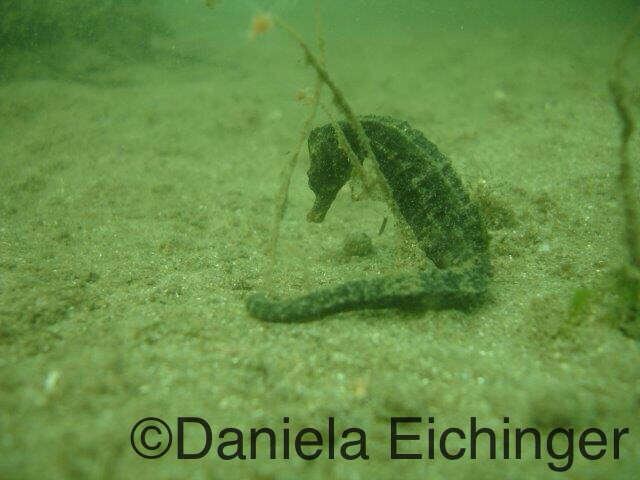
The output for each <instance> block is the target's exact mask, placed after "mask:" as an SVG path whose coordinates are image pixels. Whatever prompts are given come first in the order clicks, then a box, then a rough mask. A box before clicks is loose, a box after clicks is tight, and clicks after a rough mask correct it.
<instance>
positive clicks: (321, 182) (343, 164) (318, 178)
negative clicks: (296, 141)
mask: <svg viewBox="0 0 640 480" xmlns="http://www.w3.org/2000/svg"><path fill="white" fill-rule="evenodd" d="M307 143H308V147H309V158H310V165H309V170H308V171H307V176H308V177H309V188H310V189H311V190H312V191H313V193H315V195H316V200H315V202H314V204H313V207H312V208H311V210H310V211H309V213H308V214H307V220H309V221H310V222H316V223H320V222H322V221H323V220H324V217H325V215H326V214H327V211H328V210H329V207H331V204H332V203H333V201H334V200H335V198H336V195H337V194H338V192H339V191H340V189H341V188H342V187H343V186H344V184H345V183H346V182H347V180H349V177H350V175H351V164H350V163H349V160H348V158H347V156H346V155H345V154H344V152H343V151H342V150H341V149H340V148H339V146H338V141H337V139H336V136H335V133H334V131H333V127H332V126H331V124H329V125H325V126H323V127H319V128H316V129H314V130H312V131H311V133H310V134H309V141H308V142H307Z"/></svg>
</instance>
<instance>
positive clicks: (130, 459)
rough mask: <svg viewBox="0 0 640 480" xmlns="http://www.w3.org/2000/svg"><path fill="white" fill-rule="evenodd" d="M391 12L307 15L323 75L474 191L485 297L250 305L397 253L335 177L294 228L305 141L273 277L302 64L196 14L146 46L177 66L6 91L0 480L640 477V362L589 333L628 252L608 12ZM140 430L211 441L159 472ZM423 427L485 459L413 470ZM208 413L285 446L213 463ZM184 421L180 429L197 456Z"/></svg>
mask: <svg viewBox="0 0 640 480" xmlns="http://www.w3.org/2000/svg"><path fill="white" fill-rule="evenodd" d="M398 3H400V4H402V6H401V7H398V5H397V4H390V3H389V2H384V1H381V2H369V5H367V2H362V1H357V2H354V3H353V4H352V5H351V6H349V7H344V6H341V4H338V3H336V4H335V5H334V4H333V3H331V4H325V5H324V6H323V8H322V22H323V25H324V32H325V39H326V54H327V65H328V69H329V70H330V72H331V73H332V75H333V76H334V78H335V80H336V82H337V83H338V84H339V85H340V87H341V88H342V89H343V91H344V93H345V95H346V96H347V98H348V99H349V101H350V102H351V104H352V106H353V108H354V109H355V110H356V111H357V112H358V113H361V114H365V113H375V114H381V115H382V114H385V115H391V116H394V117H398V118H402V119H405V120H407V121H408V122H409V123H410V124H411V125H412V126H413V127H414V128H417V129H419V130H421V131H423V132H424V133H425V135H426V136H427V137H428V138H429V139H430V140H431V141H433V142H434V143H435V144H437V145H438V147H439V148H440V150H442V151H443V152H445V153H446V154H447V156H448V157H449V158H450V159H451V161H452V163H453V165H454V167H455V169H456V171H457V172H458V173H459V175H460V176H461V178H462V179H463V181H464V183H465V184H466V185H467V186H468V188H469V190H470V191H472V192H473V194H474V196H475V197H474V198H476V199H478V201H482V202H484V204H485V206H486V213H487V215H488V217H489V218H488V221H489V225H490V227H491V236H492V243H491V261H492V264H493V270H494V272H493V278H492V282H491V287H490V294H491V295H490V299H489V301H488V302H487V303H485V304H484V305H482V306H481V307H479V308H477V309H475V310H473V311H472V312H458V311H441V312H431V311H426V312H419V313H418V312H399V311H397V310H383V311H375V312H374V311H360V312H352V313H347V314H340V315H336V316H333V317H329V318H326V319H322V320H319V321H316V322H310V323H305V324H291V325H280V324H269V323H263V322H260V321H257V320H255V319H252V318H250V317H249V316H248V315H247V313H246V311H245V307H244V297H245V296H246V295H247V293H248V292H250V291H253V290H259V289H265V288H268V287H270V288H272V289H273V291H275V292H279V293H280V294H282V295H284V296H286V295H295V294H299V293H302V292H305V291H308V290H310V289H313V288H317V287H319V286H325V285H331V284H334V283H337V282H341V281H344V280H346V279H355V278H361V277H367V276H374V275H380V274H387V273H397V272H398V271H401V270H403V269H408V270H410V269H411V268H415V267H414V265H413V260H414V258H413V257H412V256H411V255H410V254H408V253H407V252H405V251H401V249H399V248H398V245H399V241H398V238H399V234H398V232H397V230H396V229H395V228H394V226H393V225H392V222H389V223H390V224H389V226H388V227H387V230H386V231H385V233H384V234H383V235H380V236H379V235H377V232H378V228H379V226H380V223H381V221H382V219H383V218H384V216H386V215H388V213H387V212H386V210H385V206H384V205H383V204H381V203H379V202H373V201H363V202H353V201H351V198H350V195H349V192H348V190H345V191H343V192H341V193H340V195H339V197H338V199H337V201H336V204H335V205H334V206H333V207H332V210H331V211H330V212H329V215H328V216H327V219H326V220H325V222H324V223H322V224H319V225H313V224H309V223H307V222H306V221H305V214H306V212H307V210H308V209H309V208H310V205H311V203H312V200H313V195H312V193H311V192H310V191H309V190H308V189H307V187H306V175H305V170H306V165H307V163H308V157H307V154H306V151H305V152H303V154H302V156H301V160H300V164H299V165H298V167H297V168H296V170H295V172H294V176H293V182H292V186H291V190H290V197H289V205H288V210H287V213H286V217H285V220H284V222H283V225H282V234H281V242H280V248H279V252H278V258H279V261H278V266H277V269H276V275H275V279H274V280H273V284H272V285H265V281H264V277H263V266H264V264H265V260H266V259H265V256H264V250H265V246H266V239H267V238H268V235H269V231H270V228H271V221H272V210H273V204H274V203H273V198H274V194H275V192H276V190H277V185H278V182H279V176H280V171H281V168H282V165H283V164H284V162H285V160H286V158H287V157H288V155H289V152H290V150H291V149H292V148H293V146H294V145H295V143H296V141H297V139H298V137H299V135H300V126H301V124H302V121H303V119H304V117H305V115H306V114H307V111H308V110H307V108H308V107H307V106H306V105H304V103H301V102H297V101H296V100H295V97H296V92H297V91H299V90H301V89H303V90H304V89H311V88H312V86H313V81H314V75H313V73H312V71H311V70H310V69H309V68H307V67H305V63H304V61H303V58H302V55H301V52H300V51H299V49H298V47H297V46H296V45H295V43H293V42H291V40H290V39H289V38H288V37H287V36H286V35H284V34H283V33H282V32H281V31H277V30H276V31H273V32H269V33H268V34H267V35H265V36H261V37H259V38H257V39H255V40H254V41H249V40H248V38H247V35H246V27H247V25H248V23H249V19H250V17H251V15H252V14H253V13H254V11H253V10H252V9H251V8H249V7H246V6H242V7H241V6H238V5H237V4H233V2H222V3H221V4H220V5H219V6H218V7H216V9H215V10H213V11H209V10H206V9H205V10H203V9H202V8H200V5H199V4H198V5H196V4H195V3H194V2H191V3H189V4H186V6H185V7H184V12H182V15H181V16H179V17H174V20H175V22H174V24H175V25H174V26H175V27H176V30H177V34H176V36H175V38H173V39H171V40H164V42H165V45H164V46H165V47H168V49H169V51H173V52H175V53H174V54H168V55H166V56H164V57H161V58H158V59H155V60H153V61H149V62H140V63H138V64H133V65H132V64H127V65H121V64H114V66H113V68H112V69H110V71H109V72H108V74H104V75H101V74H96V75H94V76H93V77H91V81H87V80H86V79H85V80H84V81H74V80H69V79H61V78H57V79H51V78H47V77H40V78H29V79H23V80H20V79H15V80H13V81H11V82H7V83H3V84H1V85H0V98H1V99H2V101H1V102H0V123H1V127H0V179H1V180H0V185H1V189H2V192H3V195H2V198H1V200H0V217H1V223H0V283H1V288H0V432H1V433H0V477H2V478H7V479H9V478H16V479H17V478H21V479H24V478H52V479H57V478H139V479H142V478H160V479H174V478H223V477H224V478H260V479H269V478H273V479H286V478H323V479H324V478H340V479H347V478H349V479H350V478H353V479H358V478H366V477H371V476H373V477H375V478H429V479H445V478H469V477H471V476H473V477H474V478H476V479H477V480H480V479H484V478H487V479H488V478H534V479H538V478H541V479H542V478H556V477H558V475H559V474H558V473H556V472H554V471H552V469H551V468H550V467H549V465H548V463H549V462H550V463H552V464H553V465H555V466H563V465H569V468H568V469H567V472H566V473H565V475H563V476H564V477H565V478H576V479H577V478H580V479H601V478H615V479H633V478H637V476H635V475H637V471H638V470H639V465H638V458H640V442H639V441H638V429H639V428H640V421H639V420H638V419H639V418H640V417H639V415H638V413H639V406H640V374H639V370H638V365H639V362H640V348H639V344H638V342H637V341H634V340H632V339H630V338H628V337H626V336H625V335H624V334H623V333H621V332H620V331H619V330H618V329H617V328H615V327H614V326H612V325H611V322H607V321H604V320H603V318H605V317H607V312H608V311H609V307H605V306H603V305H608V304H610V303H611V302H612V300H611V298H612V295H613V293H612V292H611V284H612V280H611V279H612V277H613V274H614V272H615V271H617V270H618V269H619V267H620V266H621V265H622V263H623V258H624V257H623V250H622V247H621V241H620V238H621V230H622V228H621V227H622V224H621V220H620V208H619V203H618V191H617V190H618V187H617V183H616V172H617V158H616V152H617V147H618V140H619V128H620V125H619V122H618V119H617V117H616V115H615V111H614V109H613V107H612V104H611V99H610V96H609V92H608V90H607V79H608V78H609V75H610V72H611V65H612V58H613V55H614V53H615V49H616V47H617V45H618V44H619V41H620V38H621V32H622V30H623V28H624V25H626V23H627V21H628V20H629V18H630V15H631V12H632V9H631V8H630V5H627V6H626V7H625V6H624V4H622V3H621V4H619V5H618V4H612V5H610V6H608V7H606V8H607V9H608V10H607V11H606V12H605V11H600V10H602V9H604V8H605V7H604V6H600V7H598V3H599V2H592V3H590V2H580V5H581V7H580V9H579V10H580V11H578V7H576V5H575V4H577V2H553V4H552V2H532V4H533V3H535V6H532V5H530V6H529V7H527V8H528V9H527V10H526V11H522V9H519V8H515V7H513V6H512V7H508V6H506V5H503V4H502V3H500V2H477V4H476V6H475V7H470V6H463V4H462V2H458V3H455V2H453V3H451V4H449V3H448V2H442V3H434V2H424V4H423V3H422V2H398ZM394 5H395V6H394ZM603 5H604V4H603ZM365 7H367V8H365ZM523 8H524V7H523ZM511 10H513V11H511ZM311 12H312V10H311V8H310V7H309V5H308V4H307V3H305V2H299V4H297V5H295V4H293V3H291V2H290V3H289V4H287V7H286V8H284V7H283V8H282V11H280V12H278V13H280V15H282V16H283V17H284V18H286V19H287V20H288V21H289V22H290V23H291V24H292V25H293V26H294V27H295V28H297V29H299V30H300V31H301V32H302V33H303V35H305V36H306V37H307V38H308V39H309V40H310V41H313V28H314V22H313V17H312V15H311ZM638 67H639V64H638V63H634V61H632V62H631V63H630V67H629V75H628V78H629V80H630V82H631V84H633V82H634V81H635V82H636V84H637V80H638V79H639V78H640V68H638ZM633 92H634V95H635V96H634V97H633V98H634V102H635V107H637V105H638V101H637V99H638V98H639V97H638V95H637V87H636V88H635V90H633ZM327 98H328V95H327V94H326V92H325V99H327ZM327 103H328V104H329V103H330V102H329V101H328V100H327ZM636 113H637V109H636ZM325 122H326V118H323V116H321V115H319V116H318V118H316V121H315V125H319V124H321V123H325ZM638 150H639V149H638V140H637V137H636V138H635V139H634V143H633V144H632V153H633V155H634V157H633V158H635V159H637V158H639V155H638ZM636 164H637V162H636ZM351 232H365V233H367V234H369V235H370V236H371V237H372V239H373V245H374V253H372V254H371V255H369V256H366V257H362V258H358V257H355V258H348V257H346V256H345V255H344V254H343V252H342V245H343V242H344V240H345V238H346V237H347V235H348V234H349V233H351ZM607 302H609V303H607ZM147 416H156V417H160V418H163V419H165V420H166V421H167V423H168V424H169V426H170V427H171V428H172V429H174V437H175V433H176V427H177V426H176V419H177V417H180V416H198V417H202V418H204V419H206V420H207V422H208V423H209V425H210V427H211V429H212V433H213V442H212V443H213V446H212V449H211V452H210V453H209V454H208V455H207V456H206V457H205V458H203V459H201V460H180V461H179V460H177V459H176V452H177V446H176V444H175V442H176V439H175V438H174V445H173V446H172V447H171V449H170V452H169V453H168V454H167V455H166V456H165V457H163V459H162V460H154V461H151V460H144V459H141V458H139V457H138V456H136V454H135V453H134V452H133V450H132V448H131V445H130V440H129V439H130V432H131V428H132V426H133V425H134V424H135V423H136V422H137V421H138V420H139V419H141V418H143V417H147ZM284 417H288V418H289V419H290V420H289V423H286V424H285V423H284V421H283V418H284ZM329 417H333V418H334V419H335V429H336V434H335V435H336V444H337V445H340V444H341V439H340V434H341V433H342V431H344V430H345V429H347V428H349V427H358V428H360V429H362V430H363V431H364V432H365V433H366V437H367V442H366V443H367V455H368V456H369V459H368V460H362V459H356V460H352V461H348V460H344V459H342V458H341V457H340V456H339V455H337V454H336V459H329V458H328V443H327V442H328V431H327V429H328V419H329ZM391 417H422V423H421V424H420V425H414V426H413V427H411V426H408V425H407V426H403V427H402V428H401V432H402V433H403V434H409V433H414V434H420V435H421V437H422V438H421V440H420V441H407V442H406V443H403V444H402V447H401V450H402V452H405V453H411V452H420V453H423V454H424V456H425V458H424V459H422V460H389V456H390V435H391V420H390V419H391ZM428 417H434V423H433V425H435V428H436V430H437V435H440V434H441V433H442V431H443V430H444V429H446V428H448V427H458V428H461V429H463V430H464V431H465V432H469V428H470V427H469V423H470V418H471V417H476V418H477V421H478V425H479V426H483V427H487V428H492V429H494V430H495V431H496V432H497V445H498V451H497V457H498V459H497V460H490V459H488V456H489V453H488V452H489V450H488V442H487V441H486V438H485V440H484V441H483V442H484V443H483V442H480V443H479V445H478V453H477V456H478V459H477V460H472V459H471V458H470V453H469V452H468V451H467V452H466V453H465V455H463V457H462V458H461V459H459V460H447V459H446V458H444V457H443V455H441V454H440V451H439V450H438V447H437V446H436V452H435V459H434V460H430V459H428V458H427V447H426V441H427V429H428V428H429V427H431V426H433V425H432V424H429V423H428V421H427V419H428ZM504 417H509V423H508V426H510V428H511V429H512V433H511V435H512V437H511V445H512V450H511V455H510V459H506V460H505V459H503V458H504V454H503V452H502V445H503V443H504V434H503V429H504V428H505V425H506V424H505V420H504ZM226 427H234V428H237V429H239V430H240V431H242V432H244V433H245V445H246V447H245V449H246V452H245V453H246V454H247V456H249V436H250V434H249V432H250V429H251V428H252V427H253V428H259V427H271V428H273V429H274V431H275V432H276V433H277V436H278V439H277V449H276V450H277V452H276V453H277V455H276V456H277V459H275V460H271V459H269V458H268V455H269V449H268V447H267V446H266V445H267V443H266V441H265V439H264V438H262V439H261V440H260V441H259V442H258V444H257V455H256V456H257V459H255V460H252V459H250V458H248V459H246V460H229V461H225V460H221V459H220V458H219V456H218V454H217V446H218V445H219V443H220V442H221V441H222V440H221V439H220V438H219V434H220V431H221V429H223V428H226ZM304 427H314V428H316V429H318V430H319V431H320V432H321V434H322V435H323V442H324V444H323V446H322V449H323V450H322V453H321V455H320V456H319V458H317V459H315V460H312V461H308V460H304V459H302V458H300V456H299V455H296V454H294V453H293V452H294V451H295V447H294V445H293V442H294V437H295V434H296V433H297V432H299V431H300V430H301V429H302V428H304ZM518 427H520V428H525V427H534V428H536V429H538V430H539V431H540V432H541V435H542V452H541V457H542V458H541V459H539V460H537V459H535V457H534V449H533V446H532V444H528V443H526V442H525V443H524V444H523V445H524V446H523V453H522V459H521V460H516V459H514V457H515V453H514V450H513V431H515V429H516V428H518ZM591 427H594V428H599V429H601V430H602V431H603V432H605V433H606V435H607V445H606V452H605V453H604V455H603V456H602V458H600V459H598V460H588V459H585V458H584V455H581V453H580V451H579V445H578V442H579V436H580V434H581V433H582V432H584V431H585V430H586V429H588V428H591ZM625 427H626V428H628V429H629V433H628V434H627V435H625V436H622V437H620V438H619V452H618V456H619V458H618V459H615V458H614V449H613V442H614V433H613V432H614V428H620V429H621V428H625ZM198 428H200V427H198V426H197V425H193V424H192V425H191V426H190V428H189V429H187V430H186V432H187V437H188V438H187V440H188V442H187V447H186V448H187V449H191V450H190V451H196V450H198V448H199V447H200V446H201V445H202V442H203V435H202V431H201V430H199V429H198ZM284 428H290V430H291V442H292V443H291V452H292V453H291V458H290V459H288V460H287V459H283V455H284V454H283V448H282V442H283V429H284ZM555 428H566V429H568V428H573V429H574V430H575V434H574V437H575V438H574V441H573V445H572V446H571V448H568V446H567V442H566V438H567V437H566V436H564V438H561V437H562V435H559V436H558V438H557V444H556V447H555V450H554V451H555V452H556V454H558V456H559V457H560V458H557V459H554V458H553V457H552V456H551V455H550V453H549V452H548V449H547V445H546V438H547V437H548V435H549V433H550V432H551V431H553V429H555ZM229 438H230V437H226V438H225V439H226V440H228V439H229ZM436 438H438V437H437V436H436ZM596 438H597V437H590V439H591V440H593V439H596ZM261 442H262V443H261ZM450 442H451V443H450V444H449V445H450V449H451V450H452V451H455V450H456V449H457V448H461V447H468V446H469V444H468V441H463V440H456V439H455V438H453V439H452V440H450ZM307 448H308V449H309V450H311V451H312V450H313V448H312V447H307ZM338 448H339V447H338ZM231 450H233V449H231ZM598 450H599V448H598V447H597V446H591V447H589V450H588V452H593V453H597V452H598ZM569 451H572V452H573V456H572V457H570V456H569V454H568V453H566V452H569Z"/></svg>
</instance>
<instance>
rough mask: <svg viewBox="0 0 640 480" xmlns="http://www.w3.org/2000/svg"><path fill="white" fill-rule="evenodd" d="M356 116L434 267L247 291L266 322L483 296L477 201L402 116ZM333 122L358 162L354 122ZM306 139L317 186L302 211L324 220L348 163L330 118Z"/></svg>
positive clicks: (450, 303) (484, 253)
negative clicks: (276, 294) (300, 288)
mask: <svg viewBox="0 0 640 480" xmlns="http://www.w3.org/2000/svg"><path fill="white" fill-rule="evenodd" d="M359 118H360V122H361V124H362V126H363V128H364V131H365V133H366V135H367V137H368V138H369V140H370V143H371V147H372V149H373V152H374V154H375V157H376V159H375V161H377V162H378V167H379V171H380V172H381V173H382V175H383V176H384V178H385V180H386V182H387V184H388V186H389V190H390V192H391V195H392V197H393V200H394V202H395V204H396V205H397V207H398V210H399V213H400V214H401V215H402V217H403V218H404V220H405V221H406V223H407V225H408V226H409V227H410V228H411V230H412V231H413V234H414V235H415V238H416V240H417V242H418V245H419V247H420V248H421V249H422V251H423V252H424V254H425V255H426V256H427V257H428V258H429V259H430V260H431V261H432V262H433V264H434V265H435V267H431V268H427V269H424V270H419V271H417V272H416V273H407V274H398V275H388V276H380V277H377V278H368V279H363V280H356V281H349V282H346V283H342V284H338V285H336V286H332V287H327V288H322V289H318V290H316V291H312V292H310V293H308V294H306V295H302V296H298V297H293V298H285V299H280V300H270V299H269V298H268V297H267V296H266V295H264V294H263V293H253V294H251V295H249V296H248V297H247V300H246V306H247V310H248V311H249V314H250V315H252V316H254V317H256V318H259V319H261V320H266V321H270V322H304V321H309V320H314V319H318V318H321V317H324V316H327V315H331V314H335V313H339V312H345V311H350V310H360V309H381V308H404V309H407V308H408V309H412V310H413V309H434V310H438V309H461V310H467V309H470V308H472V307H473V306H476V305H478V304H480V303H482V302H483V301H484V300H485V298H486V295H487V288H488V283H489V279H490V276H491V265H490V261H489V254H488V248H489V236H488V233H487V229H486V226H485V221H484V219H483V217H482V215H481V213H480V210H479V209H478V206H477V205H476V204H475V203H474V202H472V201H471V199H470V197H469V194H468V193H467V192H466V190H465V188H464V186H463V185H462V182H461V181H460V178H459V177H458V175H457V174H456V172H455V171H454V169H453V167H452V165H451V163H450V161H449V160H448V159H447V157H446V156H445V155H444V154H443V153H441V152H440V151H439V150H438V148H437V147H436V145H434V144H433V143H432V142H430V141H429V140H427V138H426V137H425V136H424V135H423V134H422V133H421V132H420V131H418V130H415V129H413V128H411V126H410V125H409V124H408V123H407V122H405V121H401V120H396V119H394V118H391V117H386V116H384V117H383V116H376V115H366V116H363V117H359ZM339 126H340V128H341V129H342V131H343V132H344V134H345V137H346V139H347V141H348V142H349V144H350V145H351V147H352V149H353V151H354V152H355V153H356V155H357V156H358V159H359V161H361V162H362V161H363V159H364V157H365V152H364V151H363V149H362V147H361V146H360V145H359V142H358V140H357V136H356V133H355V131H354V129H353V128H352V127H351V125H350V124H349V123H347V122H340V123H339ZM307 143H308V149H309V157H310V167H309V170H308V172H307V175H308V178H309V187H310V188H311V190H312V191H313V192H314V194H315V202H314V205H313V208H312V209H311V211H310V212H309V214H308V215H307V219H308V220H310V221H313V222H322V221H323V220H324V218H325V215H326V214H327V212H328V210H329V208H330V207H331V204H332V203H333V201H334V200H335V198H336V195H337V194H338V191H339V190H340V189H341V188H342V187H343V186H344V184H345V183H346V182H347V181H348V180H349V178H350V175H351V170H352V168H353V167H352V165H351V163H350V161H349V159H348V157H347V155H346V153H345V152H344V151H343V149H341V148H340V146H339V143H338V139H337V137H336V134H335V130H334V127H333V125H332V124H327V125H324V126H322V127H318V128H316V129H314V130H312V131H311V133H310V134H309V139H308V142H307Z"/></svg>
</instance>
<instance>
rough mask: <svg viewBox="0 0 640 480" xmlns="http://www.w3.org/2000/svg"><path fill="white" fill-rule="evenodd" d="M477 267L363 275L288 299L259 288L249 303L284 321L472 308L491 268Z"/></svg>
mask: <svg viewBox="0 0 640 480" xmlns="http://www.w3.org/2000/svg"><path fill="white" fill-rule="evenodd" d="M474 267H475V268H473V269H472V270H471V271H470V270H467V269H465V270H439V269H433V270H429V271H425V272H421V273H419V274H416V275H397V276H387V277H381V278H375V279H369V280H357V281H353V282H346V283H342V284H340V285H337V286H335V287H329V288H324V289H319V290H316V291H314V292H311V293H309V294H307V295H302V296H299V297H294V298H290V299H284V300H269V299H268V298H267V297H266V296H265V295H264V294H261V293H255V294H252V295H250V296H249V297H247V300H246V304H247V309H248V311H249V313H250V314H251V315H252V316H253V317H256V318H259V319H261V320H265V321H269V322H283V323H294V322H305V321H310V320H314V319H317V318H320V317H324V316H326V315H331V314H334V313H339V312H346V311H350V310H362V309H379V308H392V307H393V308H405V309H432V310H439V309H444V308H456V309H468V308H470V307H472V306H473V305H476V304H477V303H479V302H481V301H482V299H483V297H484V295H485V292H486V278H487V275H486V272H483V271H479V270H480V269H479V268H478V265H476V266H474ZM480 267H482V265H480Z"/></svg>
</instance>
